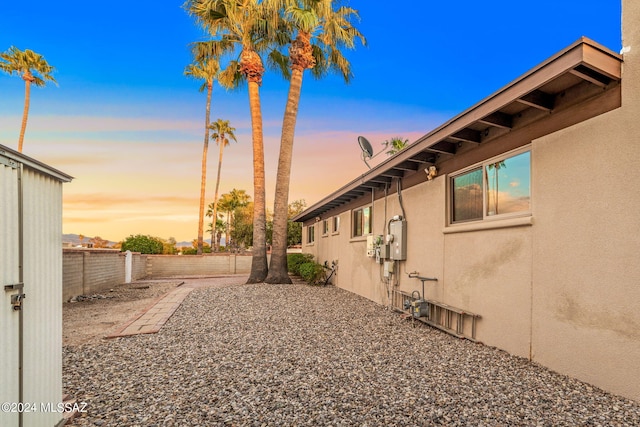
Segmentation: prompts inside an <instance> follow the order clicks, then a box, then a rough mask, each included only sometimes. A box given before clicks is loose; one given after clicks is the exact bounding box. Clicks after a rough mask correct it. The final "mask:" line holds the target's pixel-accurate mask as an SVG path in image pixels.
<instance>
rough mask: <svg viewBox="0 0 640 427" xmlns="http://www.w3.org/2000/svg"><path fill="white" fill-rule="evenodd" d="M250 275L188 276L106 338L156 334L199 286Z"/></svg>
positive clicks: (236, 280) (219, 284)
mask: <svg viewBox="0 0 640 427" xmlns="http://www.w3.org/2000/svg"><path fill="white" fill-rule="evenodd" d="M247 278H248V276H247V275H245V274H240V275H232V276H218V277H203V278H188V279H184V282H183V283H182V284H181V285H179V286H178V287H177V288H175V289H173V290H171V291H169V292H167V293H166V294H164V295H163V296H162V297H160V298H158V299H157V300H156V301H154V302H153V303H152V304H151V305H150V306H149V307H147V308H145V309H144V310H143V311H142V312H141V313H139V314H136V315H135V316H134V317H133V318H132V319H130V320H129V321H127V322H126V323H125V324H124V325H122V326H121V327H120V328H119V329H118V330H117V331H116V332H114V333H113V334H111V335H108V336H107V337H106V338H119V337H126V336H131V335H139V334H155V333H156V332H158V331H159V330H160V329H162V327H163V326H164V324H165V323H167V320H169V319H170V318H171V316H172V315H173V313H175V311H176V310H177V309H178V307H180V304H182V301H184V299H185V298H186V297H187V295H189V294H190V293H191V291H193V290H194V289H197V288H219V287H224V286H231V285H238V284H242V283H245V282H246V281H247Z"/></svg>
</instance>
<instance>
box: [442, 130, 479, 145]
mask: <svg viewBox="0 0 640 427" xmlns="http://www.w3.org/2000/svg"><path fill="white" fill-rule="evenodd" d="M449 138H450V139H453V140H454V141H462V142H473V143H475V144H479V143H480V132H478V131H477V130H473V129H462V130H461V131H458V132H456V133H454V134H453V135H451V136H449Z"/></svg>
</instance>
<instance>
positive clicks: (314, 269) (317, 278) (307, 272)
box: [299, 262, 324, 285]
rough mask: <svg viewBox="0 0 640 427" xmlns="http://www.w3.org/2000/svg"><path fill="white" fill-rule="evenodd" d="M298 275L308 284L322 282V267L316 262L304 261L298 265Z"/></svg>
mask: <svg viewBox="0 0 640 427" xmlns="http://www.w3.org/2000/svg"><path fill="white" fill-rule="evenodd" d="M299 270H300V276H302V278H303V279H304V280H305V281H306V282H307V283H308V284H310V285H318V284H321V283H323V282H324V267H322V265H320V264H318V263H317V262H305V263H304V264H301V265H300V268H299Z"/></svg>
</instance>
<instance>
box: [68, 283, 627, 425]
mask: <svg viewBox="0 0 640 427" xmlns="http://www.w3.org/2000/svg"><path fill="white" fill-rule="evenodd" d="M63 371H64V372H63V381H64V390H65V393H69V394H71V395H72V397H75V398H76V399H77V400H78V401H79V402H86V403H87V412H86V413H84V414H82V415H81V416H79V417H78V418H76V419H75V420H73V422H72V423H71V425H76V426H93V425H98V426H218V425H228V426H245V425H246V426H282V425H288V426H291V425H308V426H329V425H331V426H352V425H357V426H391V425H393V426H431V425H446V426H456V425H458V426H461V425H472V426H498V425H500V426H504V425H514V426H577V425H581V426H615V425H625V426H632V425H640V404H638V403H636V402H632V401H629V400H626V399H623V398H619V397H616V396H612V395H610V394H607V393H605V392H603V391H601V390H599V389H597V388H594V387H591V386H589V385H587V384H584V383H581V382H579V381H577V380H573V379H571V378H568V377H566V376H562V375H559V374H556V373H553V372H551V371H549V370H547V369H545V368H542V367H540V366H537V365H535V364H531V363H529V362H528V361H527V360H525V359H521V358H517V357H513V356H509V355H508V354H507V353H505V352H503V351H500V350H496V349H494V348H490V347H487V346H483V345H480V344H474V343H472V342H470V341H467V340H460V339H457V338H454V337H451V336H449V335H447V334H445V333H443V332H440V331H438V330H434V329H431V328H429V327H428V326H426V325H422V324H419V323H416V326H415V327H412V323H411V322H410V321H406V320H402V319H401V318H400V316H398V315H397V314H394V313H392V312H389V311H387V310H385V309H384V308H383V307H381V306H379V305H376V304H374V303H372V302H370V301H368V300H366V299H364V298H361V297H359V296H356V295H353V294H351V293H349V292H346V291H343V290H341V289H338V288H335V287H332V286H329V287H311V286H307V285H302V284H296V285H266V284H259V285H237V286H230V287H223V288H210V289H207V288H202V289H196V290H194V291H193V292H191V294H190V295H189V296H188V297H187V299H186V300H185V301H184V302H183V304H182V306H181V307H180V308H179V309H178V311H176V313H175V314H174V315H173V317H172V318H171V319H170V320H169V322H168V323H167V324H166V325H165V326H164V328H163V329H162V330H161V331H160V332H159V333H157V334H153V335H138V336H134V337H130V338H120V339H115V340H101V341H97V340H94V341H91V342H89V343H85V344H83V345H78V346H66V347H65V348H64V367H63Z"/></svg>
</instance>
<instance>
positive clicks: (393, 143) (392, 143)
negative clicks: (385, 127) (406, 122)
mask: <svg viewBox="0 0 640 427" xmlns="http://www.w3.org/2000/svg"><path fill="white" fill-rule="evenodd" d="M382 145H384V146H385V147H387V148H389V147H391V148H390V149H389V151H387V152H386V154H387V156H393V155H394V154H396V153H397V152H399V151H400V150H402V149H404V147H406V146H407V145H409V140H408V139H402V137H401V136H394V137H393V138H391V139H388V140H386V141H385V142H383V143H382Z"/></svg>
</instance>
